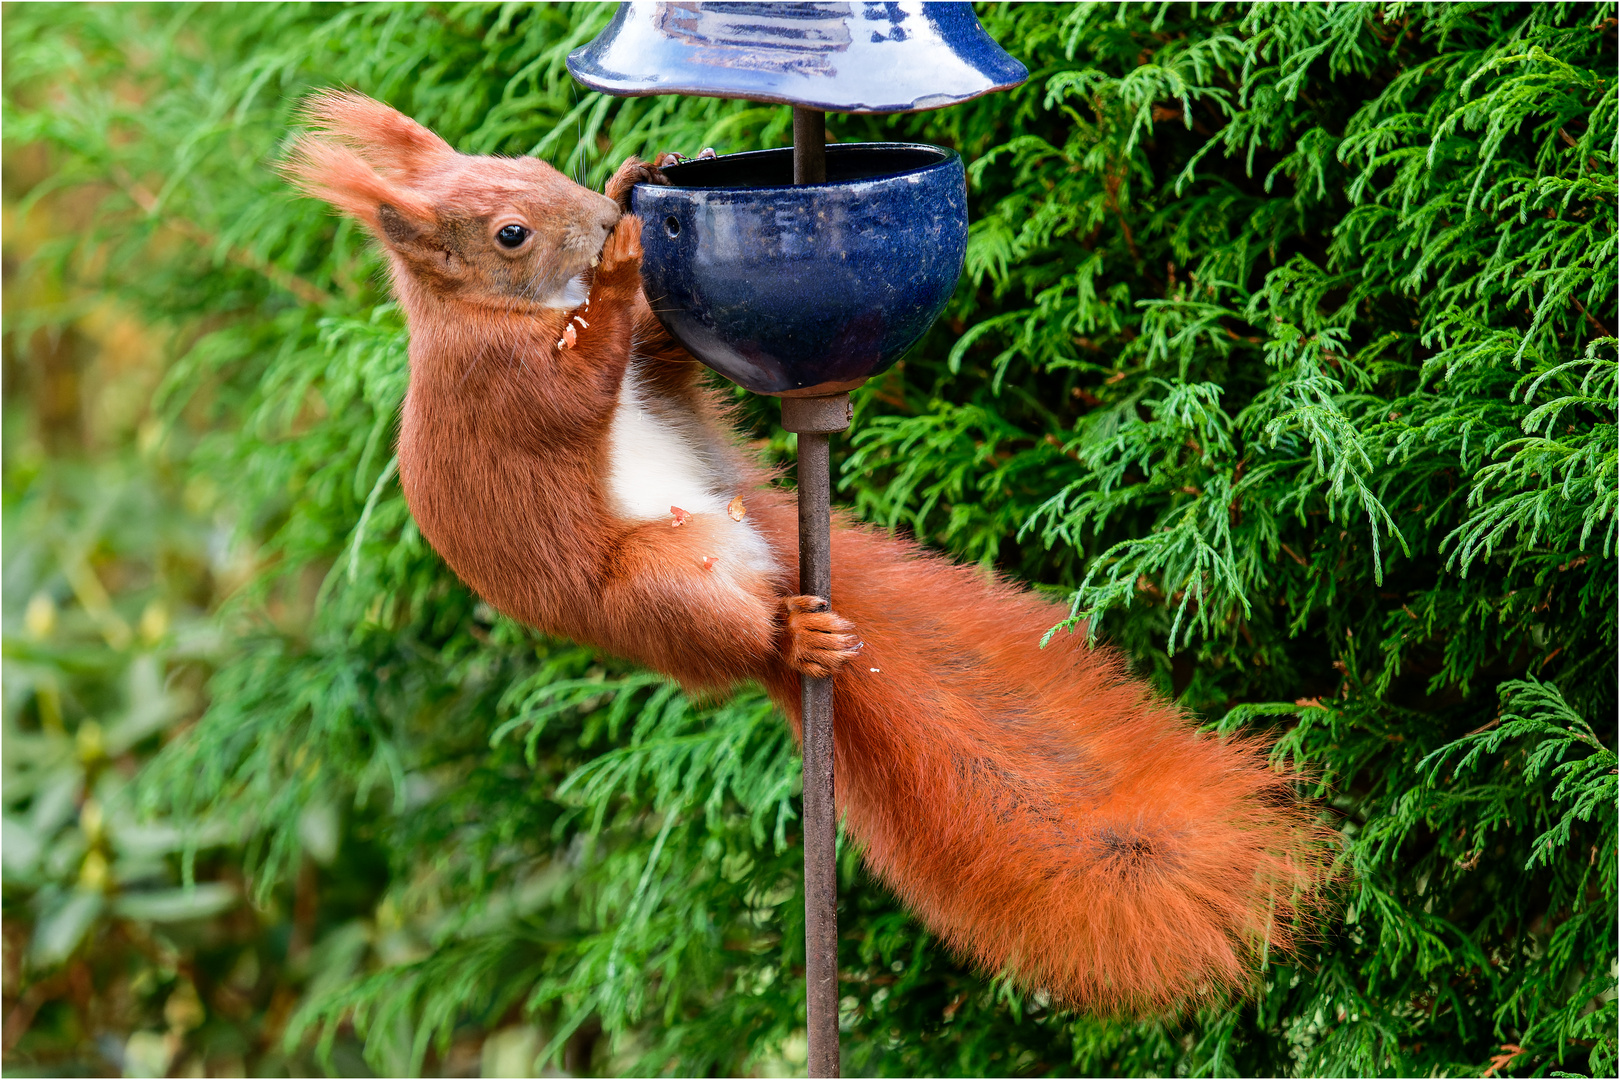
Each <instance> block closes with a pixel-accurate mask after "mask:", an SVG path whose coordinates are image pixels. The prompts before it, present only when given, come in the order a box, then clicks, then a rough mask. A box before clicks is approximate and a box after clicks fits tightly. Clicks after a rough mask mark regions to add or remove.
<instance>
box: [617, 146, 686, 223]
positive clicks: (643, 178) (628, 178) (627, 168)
mask: <svg viewBox="0 0 1620 1080" xmlns="http://www.w3.org/2000/svg"><path fill="white" fill-rule="evenodd" d="M666 157H670V155H668V154H660V155H659V156H658V162H657V163H656V164H655V163H653V162H650V161H642V160H641V159H640V158H638V157H629V158H625V161H624V164H623V165H620V166H619V171H618V172H616V173H614V174H613V176H612V178H611V179H610V180H608V182H607V188H606V189H605V191H606V194H607V197H608V198H610V199H612V200H613V201H614V202H616V203H618V204H619V209H620V210H623V211H624V212H625V213H629V212H630V191H631V189H632V188H634V187H635V186H636V185H637V184H667V183H669V181H668V180H665V179H664V174H663V172H662V171H661V170H660V169H659V166H660V165H664V164H667V162H665V160H664V159H665V158H666Z"/></svg>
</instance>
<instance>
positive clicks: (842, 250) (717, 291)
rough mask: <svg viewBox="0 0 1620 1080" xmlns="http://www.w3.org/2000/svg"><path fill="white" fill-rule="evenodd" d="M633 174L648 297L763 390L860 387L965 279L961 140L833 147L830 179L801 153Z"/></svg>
mask: <svg viewBox="0 0 1620 1080" xmlns="http://www.w3.org/2000/svg"><path fill="white" fill-rule="evenodd" d="M664 174H665V176H667V177H668V179H669V182H670V186H668V187H663V186H657V185H652V184H640V185H637V186H636V188H635V190H634V192H633V193H632V195H631V204H630V205H631V209H632V210H633V211H634V212H635V213H636V214H637V215H638V216H639V217H640V218H641V219H642V230H641V245H642V248H643V249H644V250H645V252H646V254H645V256H644V257H643V260H642V264H641V276H642V283H643V286H644V287H645V289H646V293H647V300H648V302H649V303H651V304H652V308H653V311H655V312H656V313H657V314H658V317H659V319H660V320H662V322H663V324H664V325H665V326H666V327H668V328H669V332H670V333H671V334H673V335H674V336H675V338H676V340H678V341H679V342H680V343H681V344H682V345H684V346H686V348H687V350H688V351H689V352H691V353H692V355H693V356H695V357H697V358H698V359H699V360H701V361H703V362H704V363H705V364H707V365H709V366H710V367H712V368H714V369H715V370H716V371H718V372H720V374H722V375H724V376H725V377H726V378H728V379H731V380H732V381H733V382H736V383H739V384H741V385H742V386H744V387H746V388H748V389H749V390H752V391H754V392H755V393H760V394H774V395H778V396H784V397H800V396H809V395H813V394H832V393H837V392H839V391H841V390H848V389H850V388H851V387H855V386H859V385H860V384H861V383H862V382H864V381H865V380H866V379H867V378H869V377H871V376H873V375H876V374H877V373H879V372H881V371H883V370H885V369H886V368H888V367H889V366H890V365H891V364H893V363H894V362H895V361H896V360H898V359H899V358H900V355H901V354H902V353H904V352H905V351H906V350H907V349H908V348H910V347H911V346H912V345H913V344H915V343H916V341H917V339H918V338H920V337H922V336H923V334H924V333H926V332H927V330H928V328H929V326H931V325H932V324H933V322H934V320H935V319H936V318H938V316H939V313H940V312H941V311H942V310H944V308H945V304H946V302H947V301H949V300H950V297H951V293H952V292H953V291H954V290H955V288H956V281H957V278H959V277H960V276H961V274H962V256H963V254H964V253H965V252H966V251H967V184H966V180H965V177H964V175H963V172H962V159H961V158H960V157H958V156H957V155H956V154H955V153H954V152H953V151H950V150H942V149H940V148H939V147H935V146H922V145H917V144H912V143H835V144H832V145H829V146H828V147H827V182H826V183H824V184H806V185H803V186H798V187H795V186H794V184H793V151H792V150H790V149H783V150H760V151H756V152H754V153H748V154H730V155H727V156H725V157H718V158H709V159H707V160H703V161H689V162H683V163H682V164H679V165H673V166H670V167H669V168H668V169H666V170H664Z"/></svg>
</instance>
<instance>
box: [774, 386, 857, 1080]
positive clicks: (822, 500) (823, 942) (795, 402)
mask: <svg viewBox="0 0 1620 1080" xmlns="http://www.w3.org/2000/svg"><path fill="white" fill-rule="evenodd" d="M849 408H850V406H849V395H848V394H834V395H831V396H828V397H811V398H783V399H782V426H783V427H785V428H787V429H788V430H789V431H795V432H798V434H799V592H800V593H801V594H803V595H806V596H819V597H822V598H823V599H826V600H828V601H830V600H831V598H832V550H831V549H832V474H831V469H830V452H829V451H830V448H829V446H828V440H827V436H828V434H829V433H831V432H834V431H842V430H844V429H845V428H847V427H849ZM801 679H802V682H801V685H800V690H799V693H800V703H801V710H802V713H803V717H804V720H803V726H804V977H805V1014H806V1015H805V1021H806V1031H807V1034H808V1036H809V1042H810V1057H809V1062H808V1067H809V1073H810V1075H811V1076H837V1075H838V813H837V810H836V809H835V808H834V805H833V707H832V706H833V684H832V680H831V679H817V678H812V677H811V676H809V675H804V676H801Z"/></svg>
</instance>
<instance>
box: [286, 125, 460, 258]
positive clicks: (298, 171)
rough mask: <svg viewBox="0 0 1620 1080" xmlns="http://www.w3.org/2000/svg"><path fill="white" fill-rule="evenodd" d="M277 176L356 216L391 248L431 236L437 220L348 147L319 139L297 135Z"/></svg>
mask: <svg viewBox="0 0 1620 1080" xmlns="http://www.w3.org/2000/svg"><path fill="white" fill-rule="evenodd" d="M281 174H282V175H283V176H285V177H286V178H287V179H288V180H291V181H292V182H293V184H294V185H295V186H297V188H298V190H300V191H302V192H303V193H304V194H306V195H313V196H314V197H315V198H317V199H324V200H325V201H327V202H329V203H331V204H332V205H333V206H335V207H337V208H338V209H339V210H342V211H344V212H345V213H348V214H351V215H353V216H354V217H357V218H359V219H360V220H361V221H363V222H365V224H366V225H367V226H369V227H370V229H371V231H372V232H374V233H376V234H377V236H378V237H379V238H381V239H382V240H384V241H387V242H389V243H391V244H393V245H395V246H400V245H402V244H405V243H406V242H407V241H408V240H409V239H413V238H415V237H417V236H420V235H421V234H423V233H427V232H431V231H432V230H433V228H434V227H435V225H436V222H437V215H436V214H435V213H434V212H433V206H432V204H431V203H429V202H428V201H427V200H425V199H423V198H422V197H421V196H420V195H417V194H416V193H415V192H413V191H411V190H410V189H409V188H406V187H404V186H403V185H400V184H396V183H392V182H391V181H389V180H386V179H384V178H383V177H382V176H380V175H378V173H377V170H376V169H374V168H373V167H372V166H371V165H370V163H368V162H367V161H365V160H364V159H362V158H361V157H360V155H359V154H357V153H355V151H353V150H351V149H350V148H349V147H347V146H343V145H340V144H338V143H336V142H334V141H333V140H331V139H327V138H322V137H321V136H319V135H301V136H299V137H298V139H297V140H296V141H295V142H294V143H293V146H292V152H291V153H290V154H289V155H288V156H287V160H286V161H285V162H283V163H282V165H281ZM407 225H408V226H409V228H407Z"/></svg>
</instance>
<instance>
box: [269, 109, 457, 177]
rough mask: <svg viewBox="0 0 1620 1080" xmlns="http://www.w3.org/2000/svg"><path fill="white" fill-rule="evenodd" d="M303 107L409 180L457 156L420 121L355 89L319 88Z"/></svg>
mask: <svg viewBox="0 0 1620 1080" xmlns="http://www.w3.org/2000/svg"><path fill="white" fill-rule="evenodd" d="M301 112H302V114H303V117H304V119H305V120H307V121H308V122H309V124H310V126H312V127H314V128H315V129H316V130H318V131H320V132H322V133H323V134H325V135H327V136H328V137H329V138H330V139H332V140H333V141H335V142H337V143H339V144H341V145H343V146H346V147H348V148H349V149H350V150H352V151H354V152H355V153H356V154H358V155H360V157H361V158H362V159H363V160H364V161H365V162H366V163H367V164H369V165H371V166H372V168H374V169H376V170H377V171H378V172H379V173H381V174H382V175H384V176H386V177H389V178H390V179H396V180H402V181H404V182H405V183H407V184H409V183H410V182H411V181H413V180H414V179H416V178H417V177H419V176H420V175H422V174H423V173H425V172H428V171H431V170H432V169H434V168H436V167H438V166H440V165H442V164H444V163H445V162H446V161H447V160H449V159H450V158H452V157H454V156H455V151H454V150H452V149H451V148H450V144H449V143H447V142H445V141H444V140H443V139H441V138H439V137H438V136H437V135H435V134H433V132H431V131H429V130H428V129H427V128H425V127H423V126H422V125H421V124H418V123H417V122H416V121H415V120H412V119H411V118H410V117H408V116H406V115H405V114H404V113H401V112H399V111H398V110H395V109H391V108H389V107H388V106H387V105H384V104H383V103H382V102H380V101H374V100H372V99H371V98H368V97H366V96H365V95H364V94H360V93H356V92H355V91H353V90H321V91H317V92H316V93H314V94H311V95H310V96H309V97H308V98H307V99H306V100H305V101H304V105H303V108H302V110H301Z"/></svg>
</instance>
